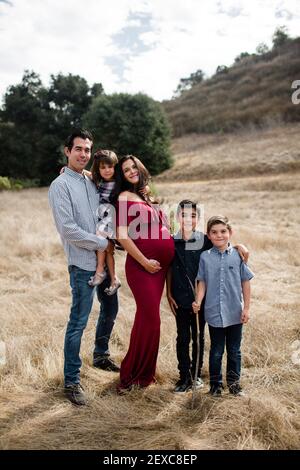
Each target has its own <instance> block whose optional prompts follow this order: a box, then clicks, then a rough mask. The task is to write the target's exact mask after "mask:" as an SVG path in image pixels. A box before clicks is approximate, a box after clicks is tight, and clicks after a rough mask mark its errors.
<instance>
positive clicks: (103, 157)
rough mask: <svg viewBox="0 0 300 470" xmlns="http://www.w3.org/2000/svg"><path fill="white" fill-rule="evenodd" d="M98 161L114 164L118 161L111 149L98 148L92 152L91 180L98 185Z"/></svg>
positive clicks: (99, 178)
mask: <svg viewBox="0 0 300 470" xmlns="http://www.w3.org/2000/svg"><path fill="white" fill-rule="evenodd" d="M100 163H103V164H106V165H111V166H116V164H117V163H118V157H117V155H116V154H115V152H113V151H112V150H102V149H99V150H97V151H96V152H95V153H94V160H93V165H92V168H91V172H92V176H93V181H94V183H95V184H96V185H97V186H99V184H100V183H101V180H102V178H101V175H100V170H99V166H100Z"/></svg>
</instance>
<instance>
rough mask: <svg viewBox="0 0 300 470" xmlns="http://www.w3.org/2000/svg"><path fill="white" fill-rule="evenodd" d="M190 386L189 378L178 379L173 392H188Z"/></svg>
mask: <svg viewBox="0 0 300 470" xmlns="http://www.w3.org/2000/svg"><path fill="white" fill-rule="evenodd" d="M191 388H192V382H191V379H190V378H187V379H180V380H178V382H176V385H175V388H174V392H175V393H183V392H188V391H189V390H191Z"/></svg>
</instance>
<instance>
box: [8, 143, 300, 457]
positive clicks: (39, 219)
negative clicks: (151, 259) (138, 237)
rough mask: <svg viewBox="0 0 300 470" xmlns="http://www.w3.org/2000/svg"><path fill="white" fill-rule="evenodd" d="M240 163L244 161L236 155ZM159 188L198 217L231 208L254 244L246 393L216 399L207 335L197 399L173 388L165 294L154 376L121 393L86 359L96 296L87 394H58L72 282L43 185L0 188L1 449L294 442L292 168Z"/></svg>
mask: <svg viewBox="0 0 300 470" xmlns="http://www.w3.org/2000/svg"><path fill="white" fill-rule="evenodd" d="M256 143H257V142H255V143H254V144H253V145H254V147H255V145H256ZM290 143H291V145H292V142H290ZM220 145H223V144H222V143H221V144H220ZM249 145H250V144H249ZM235 146H236V147H238V148H239V149H240V148H241V147H240V140H239V138H237V140H236V141H234V139H233V140H232V141H231V147H232V149H233V151H234V152H237V149H236V147H235ZM249 148H250V147H249ZM242 155H244V153H243V154H242ZM240 164H241V166H243V164H244V162H243V160H240ZM174 171H175V170H174ZM187 171H188V169H187ZM190 173H193V169H191V168H190ZM186 174H188V173H186ZM156 187H157V190H158V192H159V194H161V195H162V196H163V198H164V201H165V202H166V203H167V202H169V203H174V202H178V201H179V200H180V199H181V198H184V197H189V198H192V199H196V200H198V201H199V202H200V203H203V204H204V210H205V214H204V215H205V219H207V217H209V216H211V215H212V214H216V213H220V212H221V213H225V214H227V215H228V216H229V217H230V218H231V220H232V222H233V226H234V228H235V232H236V233H235V236H234V239H235V240H239V241H242V242H243V243H245V244H246V245H247V246H248V247H249V249H250V251H251V262H250V265H251V267H252V268H253V270H254V271H255V274H256V277H255V279H254V280H253V282H252V291H253V296H252V299H253V300H252V307H251V312H252V318H251V321H250V323H249V324H248V325H247V326H246V327H245V330H244V341H243V384H244V388H245V391H246V392H247V397H246V398H242V397H239V398H233V397H231V396H229V395H228V394H227V393H225V394H224V397H223V398H221V399H213V398H211V397H210V396H209V395H208V394H207V391H208V368H207V361H208V347H209V339H208V338H207V342H206V353H205V368H204V373H205V376H204V379H205V382H206V386H205V388H204V389H203V390H201V391H199V392H197V396H196V399H195V407H194V409H193V410H192V409H191V394H190V393H188V394H184V395H183V396H179V397H178V396H177V395H176V396H175V394H174V393H173V392H172V389H173V386H174V382H175V380H176V379H177V363H176V353H175V337H176V330H175V324H174V323H175V322H174V319H173V317H172V315H171V313H170V311H169V309H168V307H167V304H166V301H165V300H163V303H162V311H161V318H162V335H161V344H160V353H159V360H158V384H156V385H153V386H150V387H149V388H147V389H145V390H141V391H134V392H131V393H128V394H126V395H124V396H119V395H117V394H116V391H115V384H116V382H117V376H116V375H115V374H113V373H109V372H104V371H100V370H96V369H94V368H93V367H92V365H91V353H92V348H93V339H94V332H95V322H96V319H97V302H96V301H95V304H94V308H93V311H92V314H91V317H90V321H89V324H88V327H87V329H86V331H85V334H84V337H83V341H82V357H83V368H82V382H83V385H84V387H85V389H86V391H87V395H88V398H89V402H90V404H89V406H88V407H84V408H80V409H78V408H75V407H73V406H72V405H71V404H70V403H68V402H66V401H65V399H64V397H63V395H62V384H63V374H62V367H63V339H64V330H65V325H66V322H67V318H68V315H69V303H70V291H69V285H68V275H67V270H66V263H65V258H64V255H63V251H62V248H61V244H60V240H59V238H58V236H57V234H56V231H55V228H54V225H53V222H52V217H51V214H50V211H49V208H48V202H47V190H46V189H36V190H24V191H22V192H14V193H12V192H3V193H1V194H0V211H1V224H2V225H1V247H2V257H1V261H0V276H1V312H0V322H1V335H0V340H1V341H4V342H5V343H6V346H7V362H6V365H4V366H2V368H1V369H0V401H1V408H0V409H1V411H0V422H1V429H0V448H2V449H107V450H110V449H297V448H299V445H300V441H299V431H300V421H299V418H300V412H299V375H300V365H299V364H294V363H293V361H292V354H293V353H295V350H293V347H295V345H297V344H298V343H295V341H296V340H299V339H300V323H299V309H300V300H299V292H300V281H299V265H300V261H299V254H300V246H299V235H298V234H299V228H300V215H299V210H298V204H299V202H300V199H299V195H300V182H299V173H293V174H278V175H265V176H258V177H244V178H241V179H238V178H235V179H228V178H227V179H223V180H221V179H219V180H210V181H201V182H200V181H193V182H191V183H187V182H181V183H180V184H179V183H178V182H163V183H159V182H157V183H156ZM116 260H117V266H118V273H119V275H120V276H121V279H122V281H123V286H122V288H121V290H120V312H119V315H118V318H117V322H116V325H115V328H114V331H113V336H112V341H111V352H112V355H113V357H115V359H116V360H117V361H120V360H121V359H122V357H123V355H124V353H125V352H126V348H127V345H128V341H129V333H130V329H131V325H132V321H133V316H134V310H135V308H134V302H133V299H132V295H131V293H130V291H129V289H128V287H127V285H126V281H125V279H124V269H123V266H124V255H123V254H120V253H117V254H116ZM298 352H299V351H298ZM294 362H295V361H294Z"/></svg>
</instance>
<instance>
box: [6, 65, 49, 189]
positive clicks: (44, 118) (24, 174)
mask: <svg viewBox="0 0 300 470" xmlns="http://www.w3.org/2000/svg"><path fill="white" fill-rule="evenodd" d="M51 129H52V132H54V120H53V113H52V111H51V109H50V108H49V103H48V100H47V90H46V89H45V88H44V87H43V85H42V82H41V80H40V77H39V76H38V75H37V74H36V73H35V72H33V71H29V70H26V71H25V72H24V75H23V78H22V82H21V83H20V84H18V85H12V86H10V87H9V88H8V90H7V92H6V94H5V96H4V105H3V110H2V111H1V124H0V140H1V143H0V148H1V151H2V149H5V156H4V158H2V159H1V160H2V162H3V164H2V165H1V173H2V174H4V175H7V176H11V177H15V178H23V179H24V178H25V179H35V180H39V181H40V182H41V183H42V184H44V183H46V182H47V181H48V179H49V177H51V176H50V175H49V174H48V169H49V168H52V175H53V172H54V171H57V168H56V170H55V165H53V163H54V161H55V156H54V154H53V151H54V149H53V147H52V146H49V140H48V139H47V136H48V135H49V133H50V134H51Z"/></svg>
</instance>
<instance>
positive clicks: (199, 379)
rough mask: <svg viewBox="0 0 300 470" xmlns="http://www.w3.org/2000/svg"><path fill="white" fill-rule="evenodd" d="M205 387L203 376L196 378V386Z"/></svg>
mask: <svg viewBox="0 0 300 470" xmlns="http://www.w3.org/2000/svg"><path fill="white" fill-rule="evenodd" d="M203 387H204V382H203V380H202V379H201V377H197V380H196V388H203Z"/></svg>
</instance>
